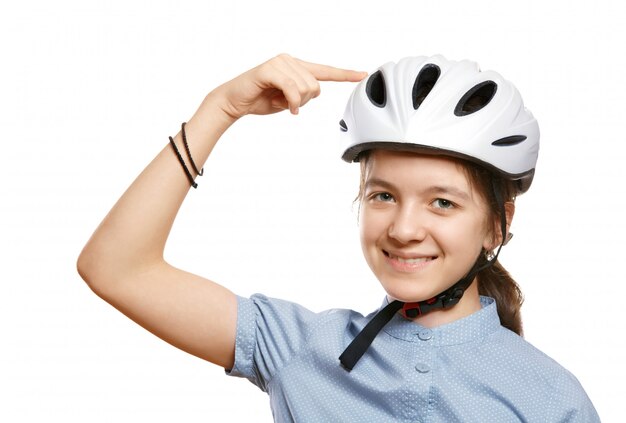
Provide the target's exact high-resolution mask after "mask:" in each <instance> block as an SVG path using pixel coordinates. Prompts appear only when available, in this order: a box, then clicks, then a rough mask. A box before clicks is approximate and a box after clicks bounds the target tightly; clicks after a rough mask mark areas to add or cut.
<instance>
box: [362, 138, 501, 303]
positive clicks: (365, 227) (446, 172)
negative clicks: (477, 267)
mask: <svg viewBox="0 0 626 423" xmlns="http://www.w3.org/2000/svg"><path fill="white" fill-rule="evenodd" d="M364 182H365V184H364V187H363V196H362V199H361V209H360V219H359V221H360V229H361V246H362V248H363V254H364V255H365V259H366V260H367V263H368V264H369V266H370V268H371V269H372V271H373V272H374V274H375V275H376V277H377V278H378V280H379V281H380V282H381V284H382V285H383V288H384V289H385V291H386V292H387V294H389V296H391V297H393V298H395V299H398V300H401V301H405V302H411V301H422V300H427V299H429V298H432V297H433V296H435V295H437V294H439V293H440V292H442V291H444V290H445V289H447V288H449V287H450V286H452V285H453V284H454V283H455V282H457V281H458V280H459V279H461V278H462V277H463V276H465V275H466V274H467V272H468V271H469V270H470V268H471V267H472V265H473V264H474V262H475V261H476V259H477V258H478V255H479V254H480V252H481V249H482V248H486V249H491V248H492V246H493V236H492V231H490V230H489V225H488V223H487V216H488V215H489V213H488V210H487V205H486V204H485V200H484V199H483V197H482V196H481V195H480V194H479V193H478V192H477V191H476V190H475V189H474V188H473V187H472V185H471V184H470V182H469V181H468V179H467V176H466V174H465V172H464V170H463V168H462V167H461V166H460V165H459V164H457V163H456V162H454V161H452V160H450V159H446V158H442V157H435V156H425V155H417V154H411V153H400V152H392V151H384V150H376V151H373V152H372V153H371V154H370V156H369V158H368V161H367V164H366V166H365V178H364Z"/></svg>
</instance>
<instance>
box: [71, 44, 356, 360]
mask: <svg viewBox="0 0 626 423" xmlns="http://www.w3.org/2000/svg"><path fill="white" fill-rule="evenodd" d="M364 76H365V74H364V73H361V72H355V71H349V70H343V69H337V68H333V67H330V66H324V65H318V64H313V63H308V62H304V61H301V60H298V59H296V58H293V57H291V56H288V55H279V56H277V57H275V58H273V59H271V60H269V61H267V62H265V63H263V64H261V65H259V66H257V67H255V68H253V69H251V70H249V71H247V72H245V73H243V74H241V75H239V76H238V77H237V78H234V79H233V80H231V81H229V82H227V83H225V84H223V85H221V86H219V87H218V88H216V89H215V90H213V91H212V92H211V93H209V94H208V95H207V96H206V98H205V99H204V101H203V102H202V104H201V105H200V107H199V108H198V110H197V111H196V113H195V114H194V115H193V117H192V118H191V119H190V120H189V122H188V123H187V125H186V133H187V140H188V142H189V149H190V151H191V156H192V157H193V159H194V162H195V163H196V165H197V167H198V169H200V168H201V167H202V166H203V165H204V163H205V161H206V159H207V158H208V156H209V154H210V153H211V151H212V149H213V147H214V146H215V144H216V143H217V141H218V140H219V138H220V136H221V135H222V134H223V133H224V132H225V131H226V130H227V129H228V128H229V127H230V125H232V124H233V123H234V122H235V121H237V120H238V119H239V118H241V117H242V116H244V115H247V114H270V113H276V112H279V111H282V110H286V109H289V110H290V111H291V113H293V114H297V113H298V109H299V108H300V107H301V106H303V105H304V104H306V103H307V102H308V101H309V100H310V99H311V98H314V97H317V96H318V95H319V93H320V88H319V82H318V81H354V82H356V81H359V80H360V79H362V78H363V77H364ZM174 141H175V143H176V145H177V146H178V149H179V151H181V153H182V155H183V156H185V154H184V153H183V152H184V147H183V144H182V137H181V134H180V133H179V134H178V135H176V137H175V138H174ZM188 167H189V169H192V168H191V166H189V163H188ZM192 172H193V171H192ZM189 188H190V186H189V181H188V180H187V178H186V176H185V174H184V173H183V171H182V169H181V165H180V163H179V162H178V160H177V158H176V156H175V154H174V152H173V150H172V148H171V146H170V145H169V144H167V145H166V146H165V147H164V148H163V150H162V151H161V152H160V153H159V154H158V155H157V156H156V157H155V158H154V160H152V162H151V163H150V164H149V165H148V166H147V167H146V168H145V169H144V170H143V172H142V173H141V174H140V175H139V176H138V177H137V179H135V181H134V182H133V183H132V184H131V185H130V187H129V188H128V189H127V190H126V192H125V193H124V194H123V195H122V197H121V198H120V199H119V200H118V201H117V203H116V204H115V205H114V206H113V208H112V209H111V211H110V212H109V213H108V214H107V216H106V217H105V218H104V220H103V221H102V223H101V224H100V225H99V226H98V228H97V229H96V231H95V232H94V234H93V235H92V236H91V239H90V240H89V241H88V242H87V244H86V245H85V247H84V249H83V251H82V253H81V254H80V257H79V258H78V263H77V267H78V272H79V273H80V275H81V277H82V278H83V279H84V280H85V282H87V284H88V285H89V287H90V288H91V289H92V290H93V291H94V292H95V293H96V294H98V295H99V296H100V297H102V298H103V299H104V300H106V301H107V302H109V303H110V304H111V305H113V306H114V307H115V308H117V309H118V310H120V311H121V312H122V313H124V314H125V315H126V316H128V317H129V318H131V319H132V320H134V321H135V322H137V323H138V324H140V325H141V326H143V327H144V328H146V329H147V330H149V331H150V332H152V333H154V334H155V335H157V336H158V337H160V338H162V339H163V340H165V341H167V342H169V343H170V344H172V345H174V346H176V347H178V348H180V349H182V350H184V351H187V352H188V353H190V354H193V355H196V356H198V357H200V358H203V359H205V360H208V361H210V362H212V363H215V364H218V365H220V366H223V367H224V368H231V367H232V365H233V361H234V347H235V325H236V320H237V304H236V298H235V295H234V294H233V293H232V292H231V291H230V290H228V289H226V288H224V287H223V286H221V285H218V284H216V283H215V282H212V281H209V280H207V279H204V278H202V277H200V276H196V275H193V274H191V273H188V272H185V271H183V270H180V269H177V268H176V267H174V266H172V265H170V264H169V263H167V262H166V261H165V260H164V259H163V251H164V248H165V243H166V241H167V238H168V235H169V232H170V230H171V228H172V225H173V223H174V219H175V218H176V214H177V213H178V210H179V208H180V205H181V204H182V202H183V200H184V198H185V196H186V195H187V192H188V191H189Z"/></svg>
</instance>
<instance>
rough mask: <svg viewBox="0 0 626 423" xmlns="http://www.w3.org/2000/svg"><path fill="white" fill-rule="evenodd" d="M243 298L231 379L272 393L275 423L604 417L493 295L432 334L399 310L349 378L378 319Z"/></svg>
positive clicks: (589, 419)
mask: <svg viewBox="0 0 626 423" xmlns="http://www.w3.org/2000/svg"><path fill="white" fill-rule="evenodd" d="M237 301H238V321H237V338H236V349H235V363H234V366H233V368H232V369H230V370H227V371H226V373H227V374H228V375H231V376H238V377H245V378H247V379H248V380H249V381H250V382H252V383H254V384H255V385H256V386H258V387H259V388H260V389H261V390H263V391H264V392H267V393H268V394H269V397H270V406H271V408H272V413H273V416H274V420H275V421H276V422H377V423H378V422H423V423H426V422H446V423H450V422H481V423H484V422H499V423H501V422H541V423H545V422H599V421H600V419H599V417H598V415H597V413H596V411H595V409H594V407H593V405H592V404H591V402H590V400H589V398H588V397H587V395H586V393H585V391H584V390H583V388H582V387H581V385H580V384H579V382H578V381H577V380H576V378H575V377H574V376H573V375H572V374H570V373H569V372H568V371H567V370H565V369H564V368H563V367H561V366H560V365H559V364H558V363H556V362H555V361H554V360H552V359H551V358H549V357H548V356H546V355H545V354H543V353H542V352H541V351H539V350H537V349H536V348H535V347H533V346H532V345H531V344H529V343H528V342H526V341H525V340H524V339H523V338H521V337H519V336H517V335H516V334H515V333H513V332H511V331H509V330H508V329H506V328H504V327H502V326H501V325H500V321H499V319H498V314H497V311H496V304H495V301H494V300H493V299H491V298H486V297H481V304H482V309H481V310H479V311H478V312H476V313H474V314H472V315H471V316H468V317H466V318H464V319H460V320H457V321H455V322H452V323H449V324H446V325H443V326H440V327H437V328H434V329H427V328H425V327H422V326H420V325H418V324H416V323H414V322H412V321H410V320H406V319H404V318H403V317H402V316H401V315H399V314H397V315H396V316H395V317H394V318H393V319H392V320H391V321H390V322H389V323H388V324H387V326H385V328H384V329H383V331H382V332H380V333H379V334H378V336H377V337H376V339H375V340H374V342H373V343H372V345H371V346H370V347H369V349H368V350H367V352H366V353H365V355H364V356H363V357H362V358H361V360H360V361H359V362H358V363H357V364H356V366H355V367H354V369H353V370H352V371H350V372H349V371H347V370H345V369H344V368H343V367H342V366H341V365H340V363H339V359H338V357H339V355H341V353H342V352H343V350H344V349H345V348H346V347H347V346H348V344H349V343H350V342H351V341H352V339H353V338H354V337H355V336H356V334H357V333H359V331H360V330H361V329H363V327H364V326H365V324H366V323H367V322H368V321H369V320H370V319H371V318H372V317H373V316H374V314H375V313H372V314H370V315H369V316H362V315H361V314H359V313H357V312H355V311H352V310H339V309H335V310H328V311H325V312H322V313H313V312H311V311H310V310H307V309H306V308H304V307H302V306H300V305H298V304H295V303H292V302H288V301H283V300H278V299H272V298H268V297H266V296H263V295H260V294H255V295H253V296H252V297H251V298H243V297H238V299H237ZM384 305H386V301H385V302H384V304H383V306H384Z"/></svg>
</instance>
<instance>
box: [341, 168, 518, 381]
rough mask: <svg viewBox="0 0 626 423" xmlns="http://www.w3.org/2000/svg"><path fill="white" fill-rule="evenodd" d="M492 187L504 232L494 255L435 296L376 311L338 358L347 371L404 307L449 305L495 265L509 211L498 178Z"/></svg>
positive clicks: (421, 310)
mask: <svg viewBox="0 0 626 423" xmlns="http://www.w3.org/2000/svg"><path fill="white" fill-rule="evenodd" d="M491 188H492V191H493V194H494V196H495V199H496V202H497V203H498V207H499V209H500V224H501V231H502V232H501V233H502V242H501V243H500V246H499V247H498V250H497V251H496V254H495V255H494V257H493V258H492V259H491V260H488V261H487V263H483V264H482V265H479V262H480V259H479V258H478V259H476V261H475V262H474V265H473V266H472V268H471V269H470V271H469V272H468V273H467V275H466V276H465V277H463V278H462V279H461V280H459V281H458V282H457V283H455V284H454V285H452V286H451V287H450V288H448V289H446V290H445V291H443V292H441V293H439V294H438V295H436V296H434V297H433V298H430V299H428V300H424V301H418V302H413V303H405V302H402V301H399V300H395V301H392V302H390V303H389V304H387V305H386V306H385V307H384V308H382V309H381V310H380V311H379V312H378V313H376V315H375V316H374V317H373V318H372V320H370V321H369V322H368V323H367V325H365V327H364V328H363V329H362V330H361V332H359V333H358V334H357V336H356V337H355V338H354V339H353V340H352V342H351V343H350V345H348V347H347V348H346V349H345V350H344V351H343V353H342V354H341V355H340V356H339V361H340V362H341V365H342V366H343V367H344V368H345V369H346V370H348V371H350V370H352V368H353V367H354V366H355V364H356V363H357V362H358V361H359V360H360V359H361V357H362V356H363V354H365V351H367V349H368V348H369V346H370V345H371V344H372V342H373V341H374V338H376V336H377V335H378V333H379V332H380V331H381V330H382V329H383V327H385V325H386V324H387V323H389V321H390V320H391V319H392V318H393V316H394V315H395V314H396V312H398V311H400V310H401V313H402V315H403V316H404V317H406V318H416V317H418V316H422V315H424V314H426V313H428V312H430V311H433V310H442V309H446V308H450V307H452V306H454V305H455V304H457V303H458V302H459V301H460V300H461V298H462V297H463V293H464V292H465V290H466V289H467V288H468V287H469V286H470V285H471V284H472V282H473V281H474V278H475V277H476V275H477V274H478V273H479V272H481V271H483V270H485V269H487V268H489V267H491V266H493V264H494V263H495V262H496V260H497V259H498V255H499V254H500V250H501V249H502V246H503V245H504V244H506V242H507V240H508V237H507V233H506V223H507V222H506V213H505V212H506V210H505V208H504V200H503V198H502V195H501V194H500V190H499V181H497V180H496V179H492V180H491Z"/></svg>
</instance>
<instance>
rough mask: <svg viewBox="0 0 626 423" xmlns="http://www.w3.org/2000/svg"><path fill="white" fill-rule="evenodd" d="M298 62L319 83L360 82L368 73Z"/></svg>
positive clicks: (302, 61)
mask: <svg viewBox="0 0 626 423" xmlns="http://www.w3.org/2000/svg"><path fill="white" fill-rule="evenodd" d="M297 60H298V62H300V64H301V65H302V66H304V67H305V68H306V69H307V70H308V71H309V72H311V73H312V74H313V76H315V78H316V79H317V80H318V81H337V82H343V81H347V82H359V81H360V80H362V79H363V78H365V77H366V76H367V72H360V71H355V70H350V69H341V68H335V67H333V66H328V65H320V64H318V63H311V62H305V61H304V60H300V59H297Z"/></svg>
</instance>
